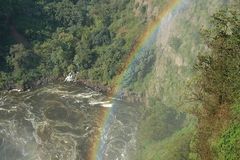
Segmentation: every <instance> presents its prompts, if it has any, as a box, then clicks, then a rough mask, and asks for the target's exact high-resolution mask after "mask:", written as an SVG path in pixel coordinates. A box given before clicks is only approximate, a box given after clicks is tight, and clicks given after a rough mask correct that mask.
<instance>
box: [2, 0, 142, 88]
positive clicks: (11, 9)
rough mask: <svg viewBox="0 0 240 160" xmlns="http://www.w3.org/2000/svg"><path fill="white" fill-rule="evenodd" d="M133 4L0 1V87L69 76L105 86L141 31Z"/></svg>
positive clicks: (126, 1) (126, 0)
mask: <svg viewBox="0 0 240 160" xmlns="http://www.w3.org/2000/svg"><path fill="white" fill-rule="evenodd" d="M133 6H134V4H133V2H131V1H129V0H121V1H118V0H101V1H95V0H91V1H80V0H60V1H54V0H37V1H34V0H27V1H23V0H17V1H11V0H6V1H2V2H0V20H1V22H3V23H1V25H0V36H1V37H5V38H2V39H1V40H0V88H11V87H13V86H15V87H16V86H17V87H19V88H25V87H27V85H28V83H30V82H32V81H34V80H38V79H41V78H49V79H56V78H61V77H62V76H65V75H66V74H68V73H69V72H75V73H78V75H77V77H79V78H80V79H88V80H97V81H99V82H101V83H105V84H109V83H111V80H112V79H113V77H114V76H116V74H117V73H118V71H119V70H121V66H122V64H123V63H124V58H125V57H127V54H128V53H129V52H130V50H131V47H132V46H133V45H134V40H135V39H136V38H137V37H138V35H137V33H139V32H140V31H141V29H143V27H144V25H141V24H142V23H143V22H142V20H141V19H140V18H139V17H136V16H135V15H134V13H133V11H132V10H133ZM139 26H141V27H139Z"/></svg>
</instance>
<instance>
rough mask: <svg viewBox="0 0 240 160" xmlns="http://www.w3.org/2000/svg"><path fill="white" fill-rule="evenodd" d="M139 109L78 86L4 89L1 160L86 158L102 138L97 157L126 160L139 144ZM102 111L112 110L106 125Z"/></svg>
mask: <svg viewBox="0 0 240 160" xmlns="http://www.w3.org/2000/svg"><path fill="white" fill-rule="evenodd" d="M112 107H114V109H113V108H112ZM138 108H139V107H138V106H137V105H133V104H129V103H126V102H124V101H121V100H116V99H114V98H112V97H106V96H105V95H103V94H101V93H99V92H95V91H93V90H91V89H90V88H88V87H85V86H79V85H74V84H50V85H48V86H45V87H41V88H38V89H35V90H33V91H27V92H1V93H0V160H86V159H87V157H88V156H89V155H88V154H89V148H90V147H92V146H91V145H92V144H93V143H97V141H100V139H101V150H100V152H99V154H98V155H100V156H98V157H97V159H98V160H101V159H104V160H127V159H129V154H130V153H133V152H134V148H135V143H136V141H135V136H134V135H135V133H136V131H137V124H138V121H139V118H140V117H141V116H140V112H139V111H138V110H139V109H138ZM103 110H104V111H106V110H112V112H110V114H109V116H108V117H109V118H108V120H107V121H106V122H107V125H106V126H107V127H106V126H99V124H101V123H102V122H101V121H103V118H102V117H101V114H102V112H103ZM105 120H106V119H105ZM103 131H104V132H103ZM101 132H102V133H104V135H102V137H101V138H100V139H96V138H95V137H96V134H98V133H101Z"/></svg>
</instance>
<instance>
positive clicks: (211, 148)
mask: <svg viewBox="0 0 240 160" xmlns="http://www.w3.org/2000/svg"><path fill="white" fill-rule="evenodd" d="M211 24H212V25H211V26H210V27H209V28H208V29H207V30H204V31H203V37H204V38H205V42H206V45H207V46H208V47H209V49H210V50H209V52H207V53H204V54H200V55H199V56H198V62H197V64H196V65H195V69H196V71H197V78H196V83H195V90H194V91H195V93H194V95H195V98H196V99H197V100H198V101H200V102H201V104H202V105H201V106H202V107H201V108H200V111H199V113H197V114H196V116H197V117H198V120H199V124H198V128H197V134H196V135H197V136H196V148H195V149H196V152H197V153H198V154H199V156H200V157H201V159H222V160H223V159H224V160H225V159H228V160H237V159H240V148H239V142H240V130H239V127H240V126H239V124H240V119H239V110H240V107H239V106H240V105H239V104H240V103H239V97H240V94H239V93H240V78H239V77H240V72H239V71H240V48H239V44H240V32H239V31H240V13H239V10H238V9H237V10H236V9H228V10H223V11H220V12H218V13H216V14H214V15H213V16H212V21H211Z"/></svg>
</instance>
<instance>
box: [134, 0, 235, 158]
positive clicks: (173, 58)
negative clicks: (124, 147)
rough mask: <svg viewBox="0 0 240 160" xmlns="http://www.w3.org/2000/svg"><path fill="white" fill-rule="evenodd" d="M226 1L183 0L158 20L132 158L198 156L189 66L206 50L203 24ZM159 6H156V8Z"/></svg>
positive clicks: (206, 24)
mask: <svg viewBox="0 0 240 160" xmlns="http://www.w3.org/2000/svg"><path fill="white" fill-rule="evenodd" d="M136 2H138V3H139V4H142V5H144V4H148V6H150V4H152V6H154V5H153V4H154V3H155V4H156V3H157V2H159V3H158V4H164V3H160V2H161V1H160V0H159V1H158V0H155V1H154V0H153V1H144V0H137V1H136ZM162 2H163V1H162ZM230 2H231V1H226V0H211V1H210V0H201V1H199V0H183V1H182V2H181V4H180V5H181V7H180V9H179V10H176V12H175V14H173V13H172V15H171V16H170V18H169V19H167V21H166V22H164V25H161V28H160V31H159V32H158V35H157V40H156V42H155V54H156V60H155V63H154V67H153V70H152V72H151V74H149V75H148V76H149V77H150V78H149V77H147V78H145V79H144V81H143V82H141V83H140V82H139V84H140V85H141V84H142V85H144V87H143V88H144V89H142V90H143V92H145V94H144V95H145V97H146V100H145V101H146V104H147V106H148V107H147V109H146V110H145V112H144V114H143V120H142V122H141V123H140V125H139V132H138V135H137V140H138V151H139V152H138V154H137V156H138V157H137V158H136V159H138V160H143V159H152V160H155V159H156V160H165V159H171V160H179V159H194V160H196V159H198V155H197V154H195V153H191V152H192V143H194V142H192V141H191V138H189V137H194V132H195V126H196V118H195V117H193V116H192V115H190V114H188V113H189V112H188V111H189V110H193V109H194V108H195V107H196V106H197V104H196V102H194V103H190V102H191V99H190V98H191V95H190V93H191V88H190V87H189V85H190V84H191V80H192V79H193V76H194V74H193V65H194V64H195V62H196V58H197V55H198V54H199V53H201V52H202V53H203V52H206V51H207V50H208V49H207V46H205V45H204V43H203V40H202V39H201V35H200V32H201V29H202V28H204V27H206V26H208V24H209V18H210V16H211V15H213V13H215V12H217V11H218V10H220V9H224V7H227V5H228V4H229V3H230ZM161 7H162V6H159V7H156V8H157V9H158V11H157V12H159V11H160V9H161ZM138 8H140V7H138ZM150 8H151V7H150ZM153 10H154V9H152V12H150V10H149V11H148V10H147V12H146V13H149V15H148V14H147V16H146V17H147V19H148V20H149V19H150V17H152V16H154V13H157V12H153ZM150 15H151V16H150ZM183 115H184V116H183ZM179 122H182V123H179ZM193 152H194V151H193Z"/></svg>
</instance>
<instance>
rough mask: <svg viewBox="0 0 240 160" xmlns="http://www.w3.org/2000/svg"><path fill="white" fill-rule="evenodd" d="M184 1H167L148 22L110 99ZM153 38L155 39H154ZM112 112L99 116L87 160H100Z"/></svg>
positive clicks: (110, 110)
mask: <svg viewBox="0 0 240 160" xmlns="http://www.w3.org/2000/svg"><path fill="white" fill-rule="evenodd" d="M184 1H185V0H169V1H168V2H167V4H166V5H165V6H164V8H163V10H162V11H160V13H159V15H158V16H157V17H156V18H155V19H154V20H153V21H152V22H150V23H149V24H148V25H147V27H146V28H145V30H144V31H143V33H142V34H141V36H140V37H139V38H138V39H137V41H136V43H135V45H134V47H133V48H132V49H131V51H130V52H129V54H128V55H129V56H128V58H127V60H126V63H125V64H124V66H123V69H122V70H121V71H120V73H119V75H118V76H117V78H116V80H115V82H116V84H117V85H116V86H115V88H114V90H113V92H112V94H111V97H115V96H117V95H118V94H119V93H120V91H121V88H122V83H123V81H124V77H125V75H126V74H127V71H128V70H129V68H130V66H131V65H133V64H132V62H133V61H134V60H135V59H136V58H137V56H138V54H139V53H141V50H142V49H143V48H144V47H145V46H147V45H149V43H150V45H151V43H152V42H153V40H156V35H157V33H158V32H159V29H160V28H161V27H162V26H163V25H164V23H165V22H164V21H168V20H169V18H171V16H172V14H173V13H174V12H175V11H177V10H178V9H180V7H181V4H183V2H184ZM154 37H155V38H154ZM113 111H114V106H113V107H112V108H110V109H106V108H104V109H103V110H102V112H101V113H100V115H99V118H98V122H99V123H100V124H98V125H99V126H100V127H101V126H102V127H101V130H102V131H101V133H99V136H98V137H95V140H96V141H97V142H92V144H91V147H90V149H89V152H88V157H87V159H89V160H102V159H103V158H102V155H101V154H102V147H103V145H104V141H103V136H104V135H105V134H106V133H105V132H106V131H107V130H108V128H109V126H110V122H111V118H110V116H109V115H110V113H112V112H113Z"/></svg>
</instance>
